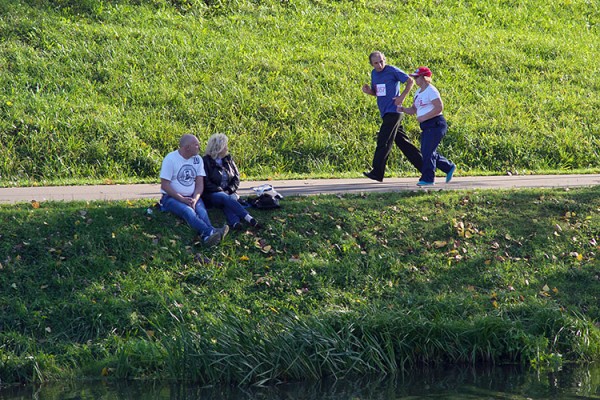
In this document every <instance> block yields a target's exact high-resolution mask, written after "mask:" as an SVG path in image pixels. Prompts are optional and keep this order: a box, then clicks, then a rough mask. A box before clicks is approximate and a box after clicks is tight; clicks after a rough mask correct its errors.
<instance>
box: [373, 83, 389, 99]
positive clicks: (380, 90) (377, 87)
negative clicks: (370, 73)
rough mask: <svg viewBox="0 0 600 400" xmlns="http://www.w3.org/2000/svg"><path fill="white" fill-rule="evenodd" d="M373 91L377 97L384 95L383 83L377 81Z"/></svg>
mask: <svg viewBox="0 0 600 400" xmlns="http://www.w3.org/2000/svg"><path fill="white" fill-rule="evenodd" d="M375 93H377V97H382V96H385V94H386V91H385V83H378V84H377V85H375Z"/></svg>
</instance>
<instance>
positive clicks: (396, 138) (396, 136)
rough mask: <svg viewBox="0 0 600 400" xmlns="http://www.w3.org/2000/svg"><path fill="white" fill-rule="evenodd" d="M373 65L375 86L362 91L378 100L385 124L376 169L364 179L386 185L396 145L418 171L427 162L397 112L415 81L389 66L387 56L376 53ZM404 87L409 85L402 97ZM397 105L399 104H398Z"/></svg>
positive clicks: (379, 139)
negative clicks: (387, 165) (386, 176)
mask: <svg viewBox="0 0 600 400" xmlns="http://www.w3.org/2000/svg"><path fill="white" fill-rule="evenodd" d="M369 62H370V63H371V65H372V66H373V71H371V85H368V84H365V85H363V87H362V91H363V92H364V93H366V94H369V95H371V96H376V97H377V107H378V108H379V113H380V114H381V118H382V120H383V122H382V123H381V127H380V128H379V133H378V134H377V148H376V149H375V156H374V157H373V168H372V169H371V171H369V172H365V173H364V175H365V176H366V177H367V178H369V179H373V180H375V181H378V182H382V181H383V176H384V174H385V165H386V163H387V159H388V157H389V155H390V152H391V151H392V147H393V146H394V143H396V146H398V147H399V148H400V150H401V151H402V153H403V154H404V155H405V156H406V157H407V158H408V161H410V163H411V164H412V165H414V167H415V168H416V169H417V170H419V171H421V167H422V166H423V158H422V157H421V152H420V151H419V149H418V148H417V147H415V146H414V145H413V144H412V143H411V142H410V141H409V140H408V137H407V136H406V133H405V132H404V128H403V127H402V122H401V120H402V118H401V116H402V114H400V113H399V112H398V110H397V106H396V104H402V102H403V101H404V98H405V97H406V95H407V94H408V93H409V92H410V90H411V89H412V87H413V84H414V82H413V80H412V79H411V78H410V77H409V76H408V75H407V74H406V73H405V72H404V71H402V70H400V69H399V68H396V67H394V66H392V65H387V64H386V63H385V55H383V53H382V52H380V51H374V52H373V53H371V54H370V55H369ZM400 83H403V84H405V87H404V90H403V91H402V93H400V95H398V93H399V91H400V89H399V88H400ZM394 101H395V102H394Z"/></svg>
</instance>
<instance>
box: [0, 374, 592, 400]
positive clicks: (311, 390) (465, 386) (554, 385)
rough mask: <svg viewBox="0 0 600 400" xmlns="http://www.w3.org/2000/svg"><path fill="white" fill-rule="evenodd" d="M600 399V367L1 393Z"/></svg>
mask: <svg viewBox="0 0 600 400" xmlns="http://www.w3.org/2000/svg"><path fill="white" fill-rule="evenodd" d="M400 398H402V399H410V398H413V399H419V398H436V399H528V398H529V399H584V398H585V399H600V366H591V367H564V368H563V369H562V370H560V371H556V372H543V373H542V372H536V371H534V370H531V369H524V368H519V367H493V368H470V367H465V368H451V369H443V370H440V369H437V370H419V371H411V372H410V373H407V374H405V375H403V376H396V377H390V376H387V377H383V378H380V379H375V378H372V377H371V378H361V379H352V380H350V379H343V380H324V381H320V382H316V383H296V384H286V385H278V386H275V387H269V388H246V389H240V388H234V387H221V388H201V387H198V386H194V385H183V384H165V383H158V382H140V381H134V382H113V381H108V380H107V381H93V382H89V381H86V382H75V383H70V384H66V385H65V384H51V385H43V386H36V387H32V386H29V387H19V388H15V387H11V388H4V389H0V400H25V399H27V400H29V399H39V400H69V399H71V400H92V399H94V400H96V399H102V400H121V399H122V400H135V399H144V400H191V399H203V400H217V399H240V400H279V399H303V400H313V399H314V400H317V399H318V400H323V399H326V400H342V399H343V400H348V399H352V400H360V399H381V400H390V399H400Z"/></svg>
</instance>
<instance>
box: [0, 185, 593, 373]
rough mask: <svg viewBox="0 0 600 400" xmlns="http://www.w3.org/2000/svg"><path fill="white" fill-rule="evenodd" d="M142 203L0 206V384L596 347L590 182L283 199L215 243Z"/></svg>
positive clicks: (388, 365) (343, 367) (499, 357)
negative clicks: (256, 224) (253, 228)
mask: <svg viewBox="0 0 600 400" xmlns="http://www.w3.org/2000/svg"><path fill="white" fill-rule="evenodd" d="M150 206H151V204H150V203H148V202H147V201H139V202H134V203H130V202H110V203H107V202H91V203H81V202H75V203H42V204H33V205H32V204H21V205H15V206H7V205H2V206H0V224H1V225H2V226H3V230H2V232H1V233H0V235H1V237H0V239H1V240H0V254H2V258H1V259H0V263H1V264H0V343H1V345H0V360H1V361H2V362H1V363H0V379H1V380H2V382H12V381H27V380H44V379H53V378H58V377H64V376H68V375H69V374H71V373H72V374H74V376H88V377H99V376H100V375H102V374H103V373H104V374H108V375H110V376H115V377H120V378H124V377H128V378H131V377H158V378H163V379H182V380H193V381H198V382H202V383H205V384H208V383H215V382H229V383H234V382H237V383H257V382H275V381H278V380H289V379H310V378H318V377H321V376H323V375H330V374H335V375H336V376H343V375H345V374H352V373H358V374H364V373H369V372H380V371H385V372H392V371H398V370H401V369H403V368H410V367H411V366H414V365H415V364H417V363H420V362H425V363H442V362H452V363H461V362H465V363H470V362H480V361H485V362H496V363H501V362H530V361H531V362H533V363H537V364H542V365H544V364H546V363H552V362H556V361H558V360H560V358H564V359H566V360H584V359H597V358H598V357H599V356H600V330H599V328H598V325H597V324H598V322H597V321H598V320H599V318H600V309H599V308H598V298H600V291H599V288H600V286H599V285H598V279H599V276H600V266H599V260H598V253H599V252H600V247H599V242H600V237H598V230H597V227H598V226H600V189H598V188H588V189H576V190H569V191H564V190H526V191H518V192H517V191H499V192H491V191H490V192H488V191H486V192H477V191H474V192H473V191H472V192H448V193H444V192H430V193H426V192H418V193H417V192H415V193H395V194H374V195H368V196H359V195H347V196H319V197H311V198H289V199H285V201H284V208H283V209H281V210H277V211H271V212H259V211H257V212H256V213H255V214H256V216H257V217H258V218H259V219H260V220H261V221H262V222H263V223H264V224H265V229H263V230H261V231H258V232H254V233H253V232H243V233H233V234H232V235H231V236H229V237H228V238H226V240H225V243H224V244H223V245H222V246H219V247H216V248H212V249H203V248H201V247H199V246H198V244H197V243H195V240H194V238H193V235H192V232H191V231H190V229H189V228H188V227H187V226H185V224H181V223H177V222H176V220H175V219H174V218H173V217H171V216H169V215H166V214H163V213H160V212H156V211H155V212H153V213H151V214H149V213H148V212H147V209H148V207H150ZM213 218H214V219H215V220H216V221H217V222H222V217H221V216H220V215H219V214H213ZM204 258H207V259H208V261H206V262H205V261H201V260H204ZM593 321H596V325H594V323H593Z"/></svg>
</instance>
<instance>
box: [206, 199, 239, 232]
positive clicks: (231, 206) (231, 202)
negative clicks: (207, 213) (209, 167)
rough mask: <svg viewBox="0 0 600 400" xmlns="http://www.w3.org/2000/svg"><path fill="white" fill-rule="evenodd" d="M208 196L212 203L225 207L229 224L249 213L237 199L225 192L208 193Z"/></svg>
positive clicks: (224, 211)
mask: <svg viewBox="0 0 600 400" xmlns="http://www.w3.org/2000/svg"><path fill="white" fill-rule="evenodd" d="M207 197H208V200H209V201H210V204H211V205H213V206H215V207H217V208H221V209H223V213H224V214H225V218H226V219H227V223H228V224H229V225H234V224H236V223H238V222H240V220H242V219H245V218H246V215H248V211H246V209H245V208H244V207H242V205H241V204H240V203H239V202H238V201H237V200H236V199H234V198H233V197H232V196H230V195H228V194H227V193H225V192H214V193H207Z"/></svg>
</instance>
